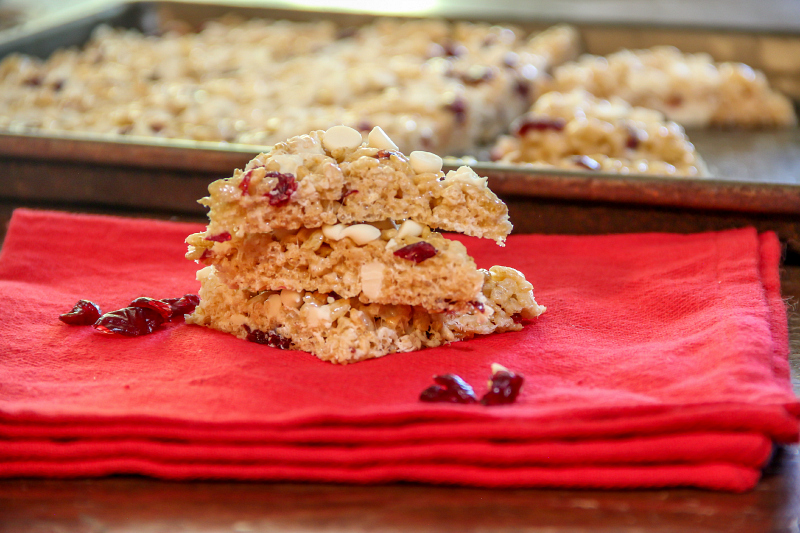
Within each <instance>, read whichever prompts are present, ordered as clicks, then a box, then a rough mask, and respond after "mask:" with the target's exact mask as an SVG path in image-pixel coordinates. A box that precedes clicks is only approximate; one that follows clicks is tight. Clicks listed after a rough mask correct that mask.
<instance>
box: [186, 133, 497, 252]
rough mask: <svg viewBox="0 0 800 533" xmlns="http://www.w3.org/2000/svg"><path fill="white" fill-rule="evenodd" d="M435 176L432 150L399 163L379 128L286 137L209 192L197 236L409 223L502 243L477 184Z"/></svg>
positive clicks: (467, 178) (438, 164)
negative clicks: (203, 223) (364, 136)
mask: <svg viewBox="0 0 800 533" xmlns="http://www.w3.org/2000/svg"><path fill="white" fill-rule="evenodd" d="M441 169H442V159H441V158H440V157H438V156H436V155H434V154H432V153H429V152H422V151H417V152H412V153H411V154H410V156H409V157H406V156H404V155H403V154H402V153H401V152H400V151H398V150H397V147H396V146H395V145H394V143H393V142H392V140H391V139H390V138H389V137H388V136H387V135H386V134H385V132H383V130H381V129H380V128H379V127H376V128H374V129H373V130H372V131H371V132H370V134H369V136H368V140H367V141H366V142H362V140H361V135H360V134H359V132H357V131H355V130H353V129H352V128H348V127H346V126H334V127H332V128H329V129H328V130H327V131H314V132H312V133H310V134H308V135H301V136H298V137H293V138H291V139H289V140H288V141H286V142H282V143H278V144H277V145H276V146H275V148H274V149H273V150H272V151H271V152H270V153H269V154H261V155H259V156H257V157H256V158H255V159H253V160H252V161H250V162H249V163H248V164H247V166H246V167H245V169H244V170H243V171H242V170H238V169H237V170H236V171H235V172H234V175H233V176H232V177H230V178H225V179H222V180H218V181H216V182H214V183H212V184H211V185H210V186H209V193H210V195H209V196H208V197H206V198H204V199H202V200H200V203H202V204H203V205H206V206H208V207H209V208H210V210H209V215H208V216H209V220H210V222H209V224H208V229H207V231H206V237H205V238H206V239H209V240H212V241H223V242H224V241H225V240H229V239H231V238H234V237H235V238H243V237H244V236H245V235H248V234H253V233H270V232H272V231H273V230H275V229H287V230H296V229H299V228H301V227H306V228H318V227H321V226H323V225H325V224H328V225H336V224H339V223H343V224H353V223H363V222H367V223H369V222H381V221H384V220H387V219H389V220H394V221H402V220H406V219H410V220H413V221H415V222H417V223H419V224H423V225H425V226H428V227H431V228H439V229H442V230H446V231H456V232H459V233H465V234H467V235H472V236H475V237H486V238H490V239H494V240H495V241H497V242H498V244H501V245H502V243H503V242H504V239H505V237H506V235H508V233H509V232H510V231H511V228H512V226H511V223H510V222H509V220H508V209H507V208H506V206H505V204H504V203H503V202H502V201H501V200H500V199H498V198H497V196H496V195H495V194H494V193H493V192H492V191H491V190H489V188H488V187H487V186H486V181H487V179H486V178H481V177H479V176H478V175H477V174H475V172H474V171H472V170H471V169H470V168H468V167H461V168H460V169H458V170H456V171H450V172H448V173H447V174H446V175H445V173H444V172H442V170H441Z"/></svg>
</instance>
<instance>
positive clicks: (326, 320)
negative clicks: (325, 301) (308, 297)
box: [300, 303, 331, 328]
mask: <svg viewBox="0 0 800 533" xmlns="http://www.w3.org/2000/svg"><path fill="white" fill-rule="evenodd" d="M300 312H301V313H303V312H304V313H306V317H307V319H308V325H309V326H311V327H312V328H314V327H317V326H324V327H330V325H331V308H330V306H327V305H315V304H313V303H306V304H303V307H302V309H301V310H300Z"/></svg>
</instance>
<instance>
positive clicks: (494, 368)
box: [492, 363, 508, 375]
mask: <svg viewBox="0 0 800 533" xmlns="http://www.w3.org/2000/svg"><path fill="white" fill-rule="evenodd" d="M498 372H508V369H507V368H506V367H504V366H503V365H501V364H500V363H492V375H495V374H497V373H498Z"/></svg>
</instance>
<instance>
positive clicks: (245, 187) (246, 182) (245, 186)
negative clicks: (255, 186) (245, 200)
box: [239, 170, 253, 196]
mask: <svg viewBox="0 0 800 533" xmlns="http://www.w3.org/2000/svg"><path fill="white" fill-rule="evenodd" d="M252 172H253V171H252V170H248V171H247V172H245V173H244V176H242V181H240V182H239V189H240V190H241V191H242V196H247V191H249V190H250V178H251V177H252Z"/></svg>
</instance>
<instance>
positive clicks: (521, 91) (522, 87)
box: [514, 80, 531, 100]
mask: <svg viewBox="0 0 800 533" xmlns="http://www.w3.org/2000/svg"><path fill="white" fill-rule="evenodd" d="M514 90H515V91H516V92H517V94H518V95H520V96H521V97H522V98H525V99H526V100H527V99H528V97H530V95H531V84H530V83H528V82H527V81H525V80H517V83H516V85H515V86H514Z"/></svg>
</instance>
